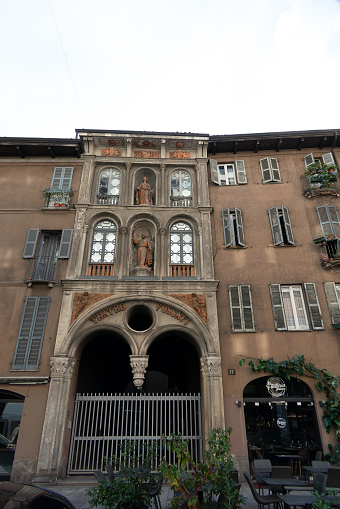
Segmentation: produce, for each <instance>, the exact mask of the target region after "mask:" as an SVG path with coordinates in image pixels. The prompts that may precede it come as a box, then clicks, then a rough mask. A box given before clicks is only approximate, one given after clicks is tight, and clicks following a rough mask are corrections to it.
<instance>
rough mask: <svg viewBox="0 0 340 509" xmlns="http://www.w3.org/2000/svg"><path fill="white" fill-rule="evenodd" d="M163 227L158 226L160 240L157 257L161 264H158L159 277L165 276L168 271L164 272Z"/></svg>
mask: <svg viewBox="0 0 340 509" xmlns="http://www.w3.org/2000/svg"><path fill="white" fill-rule="evenodd" d="M165 232H166V230H165V228H160V229H159V235H160V238H161V242H160V244H161V245H160V253H159V257H160V261H161V264H160V269H159V278H160V279H162V277H163V276H167V275H168V273H165V266H166V265H165V261H166V248H165Z"/></svg>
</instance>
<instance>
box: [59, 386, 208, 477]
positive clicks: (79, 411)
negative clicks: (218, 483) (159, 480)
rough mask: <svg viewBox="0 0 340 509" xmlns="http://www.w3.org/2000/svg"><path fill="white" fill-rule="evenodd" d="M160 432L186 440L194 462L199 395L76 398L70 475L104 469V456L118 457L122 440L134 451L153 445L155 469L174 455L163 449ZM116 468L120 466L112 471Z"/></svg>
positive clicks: (197, 445)
mask: <svg viewBox="0 0 340 509" xmlns="http://www.w3.org/2000/svg"><path fill="white" fill-rule="evenodd" d="M162 433H165V434H166V435H170V434H171V433H181V434H182V435H183V437H184V438H186V439H188V440H189V448H190V453H191V454H192V456H193V458H194V459H195V460H200V459H201V458H202V425H201V398H200V395H191V394H182V395H171V394H148V395H141V394H137V395H125V394H124V395H120V394H119V395H117V394H111V395H109V394H102V395H100V394H99V395H95V394H77V395H76V401H75V409H74V418H73V429H72V437H71V447H70V455H69V462H68V473H69V474H86V473H92V472H93V471H94V470H99V469H100V470H103V469H104V462H103V459H104V457H106V458H110V457H112V456H116V457H119V454H120V451H121V446H122V442H123V441H125V440H133V441H134V442H135V443H136V444H137V446H138V447H139V450H141V449H142V448H143V446H144V445H147V444H148V445H151V444H154V443H155V441H157V442H156V443H157V449H158V451H159V455H157V458H156V459H155V461H154V465H153V469H155V470H156V469H157V468H158V466H159V462H160V460H161V459H162V458H163V457H164V456H165V457H166V458H167V459H168V460H171V461H172V460H173V459H174V458H173V453H171V452H170V451H167V450H166V449H165V447H164V446H163V445H162V442H161V440H160V437H161V435H162ZM117 470H119V465H118V467H117Z"/></svg>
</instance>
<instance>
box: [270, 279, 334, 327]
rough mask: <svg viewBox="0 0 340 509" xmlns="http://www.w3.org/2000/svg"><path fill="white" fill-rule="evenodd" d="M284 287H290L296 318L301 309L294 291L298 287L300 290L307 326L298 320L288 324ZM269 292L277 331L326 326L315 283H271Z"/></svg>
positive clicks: (291, 301)
mask: <svg viewBox="0 0 340 509" xmlns="http://www.w3.org/2000/svg"><path fill="white" fill-rule="evenodd" d="M282 288H284V289H287V288H289V293H290V303H291V307H292V309H293V307H294V309H295V311H293V317H294V318H295V317H297V315H298V311H299V310H297V309H296V302H295V299H294V294H293V292H294V291H296V289H298V290H299V292H300V297H301V301H302V308H303V312H304V316H305V318H306V323H307V326H306V327H305V326H299V324H297V323H296V320H295V325H294V326H291V325H288V324H287V316H286V310H285V307H284V302H283V295H282ZM269 293H270V300H271V304H272V311H273V318H274V325H275V329H276V330H277V331H293V332H301V331H311V330H324V328H325V327H324V322H323V319H322V314H321V308H320V303H319V298H318V294H317V290H316V285H315V283H303V284H283V285H281V284H270V285H269ZM292 297H293V298H292ZM307 310H308V313H307Z"/></svg>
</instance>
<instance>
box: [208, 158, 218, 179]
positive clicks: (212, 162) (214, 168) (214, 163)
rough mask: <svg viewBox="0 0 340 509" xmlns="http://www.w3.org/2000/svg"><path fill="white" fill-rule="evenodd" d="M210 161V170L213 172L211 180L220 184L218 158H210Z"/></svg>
mask: <svg viewBox="0 0 340 509" xmlns="http://www.w3.org/2000/svg"><path fill="white" fill-rule="evenodd" d="M209 162H210V172H211V180H212V181H213V182H214V184H219V183H220V180H219V178H218V168H217V161H216V159H209Z"/></svg>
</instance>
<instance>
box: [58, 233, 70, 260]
mask: <svg viewBox="0 0 340 509" xmlns="http://www.w3.org/2000/svg"><path fill="white" fill-rule="evenodd" d="M72 233H73V230H63V231H62V234H61V240H60V250H59V256H58V258H68V257H69V256H70V250H71V242H72Z"/></svg>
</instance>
